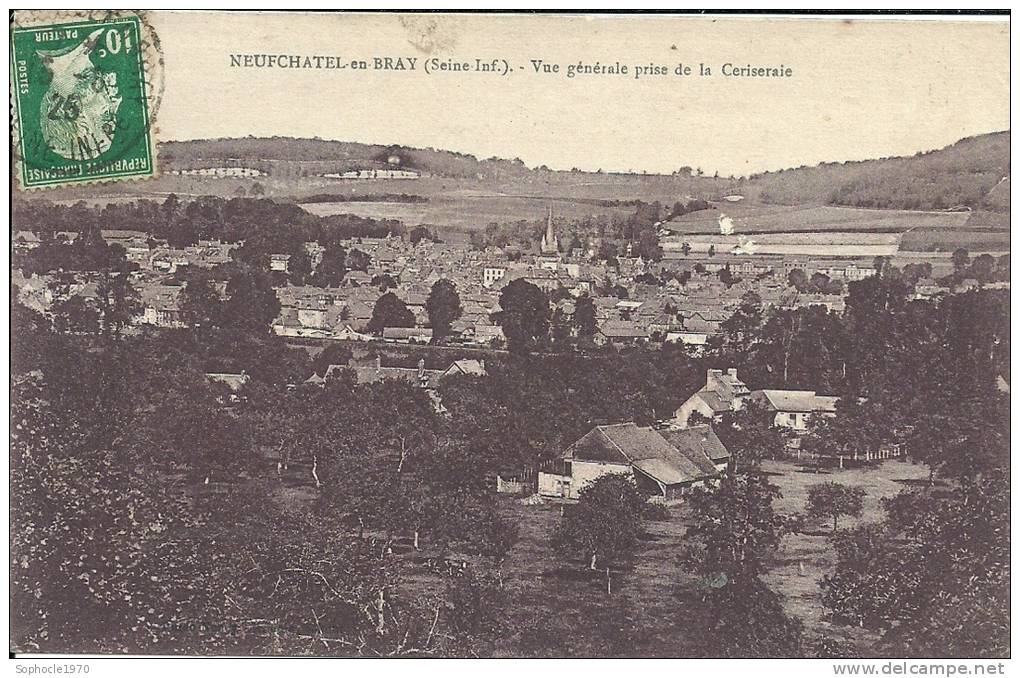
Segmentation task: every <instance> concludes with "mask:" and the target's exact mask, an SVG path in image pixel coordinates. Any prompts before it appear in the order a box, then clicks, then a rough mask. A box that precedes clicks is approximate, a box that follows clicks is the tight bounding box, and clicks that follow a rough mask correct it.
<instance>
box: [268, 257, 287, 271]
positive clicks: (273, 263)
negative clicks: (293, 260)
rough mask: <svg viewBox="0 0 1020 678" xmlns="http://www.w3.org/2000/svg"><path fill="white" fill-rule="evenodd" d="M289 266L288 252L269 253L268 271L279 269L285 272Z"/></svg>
mask: <svg viewBox="0 0 1020 678" xmlns="http://www.w3.org/2000/svg"><path fill="white" fill-rule="evenodd" d="M289 266H290V255H289V254H270V255H269V270H270V271H281V272H283V273H286V272H287V269H288V268H289Z"/></svg>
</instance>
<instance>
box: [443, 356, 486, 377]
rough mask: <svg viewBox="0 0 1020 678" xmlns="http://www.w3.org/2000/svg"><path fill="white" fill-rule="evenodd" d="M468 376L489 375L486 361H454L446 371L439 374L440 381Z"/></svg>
mask: <svg viewBox="0 0 1020 678" xmlns="http://www.w3.org/2000/svg"><path fill="white" fill-rule="evenodd" d="M461 374H466V375H470V376H473V377H484V376H486V375H487V374H488V372H486V371H485V361H484V360H474V359H466V360H454V361H453V363H451V364H450V366H449V367H447V368H446V369H445V370H443V371H442V372H441V373H440V374H439V379H441V380H442V379H446V378H447V377H455V376H457V375H461Z"/></svg>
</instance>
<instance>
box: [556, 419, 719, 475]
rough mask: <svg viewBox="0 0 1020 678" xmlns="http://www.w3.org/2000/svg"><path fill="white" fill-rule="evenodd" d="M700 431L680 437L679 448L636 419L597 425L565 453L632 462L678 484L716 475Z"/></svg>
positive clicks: (569, 456) (583, 458) (580, 457)
mask: <svg viewBox="0 0 1020 678" xmlns="http://www.w3.org/2000/svg"><path fill="white" fill-rule="evenodd" d="M709 432H711V429H709ZM698 435H701V434H700V433H698V434H690V435H689V436H688V437H681V438H680V441H681V442H682V444H683V447H679V448H678V447H677V446H676V445H674V444H673V443H672V442H671V441H670V440H668V439H667V438H665V437H664V436H663V433H662V432H660V431H656V430H654V429H652V428H649V427H642V426H638V425H637V424H635V423H633V422H627V423H624V424H611V425H607V426H596V427H595V428H593V429H592V430H591V431H589V432H588V433H587V434H585V435H584V436H582V437H581V438H580V439H579V440H578V441H577V442H576V443H574V444H573V445H571V446H570V447H569V448H567V450H566V452H564V455H563V456H564V458H565V459H576V460H580V461H599V462H603V463H610V464H620V465H630V466H633V467H634V468H635V469H637V470H638V471H640V472H642V473H644V474H645V475H647V476H649V477H650V478H652V479H654V480H657V481H659V482H661V483H663V484H665V485H676V484H680V483H688V482H694V481H696V480H700V479H702V478H705V477H707V476H711V475H715V472H716V471H715V464H714V463H713V460H712V459H711V458H710V457H709V456H707V454H706V452H705V451H704V449H703V448H704V443H703V442H701V441H700V440H699V439H698V437H697V436H698ZM712 436H713V437H714V434H712ZM715 440H716V441H718V438H716V439H715ZM719 447H722V443H719ZM723 450H725V448H723ZM726 456H727V457H728V456H729V455H728V454H727V455H726Z"/></svg>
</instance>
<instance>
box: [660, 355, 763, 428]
mask: <svg viewBox="0 0 1020 678" xmlns="http://www.w3.org/2000/svg"><path fill="white" fill-rule="evenodd" d="M749 394H750V390H749V389H748V388H747V385H746V384H744V382H742V381H740V379H739V378H738V377H737V370H736V368H734V367H731V368H729V369H727V370H726V372H725V373H724V372H723V371H722V370H708V372H707V374H706V375H705V385H704V386H702V387H701V389H700V390H699V391H698V392H697V393H695V394H694V395H692V396H691V397H690V398H688V399H687V400H685V401H684V403H683V404H682V405H680V407H679V408H678V409H677V411H676V413H675V414H674V416H673V422H672V423H673V424H674V425H676V426H678V427H679V428H687V422H688V420H689V419H690V417H691V415H692V414H694V413H695V412H697V413H699V414H700V415H701V416H703V417H705V418H706V419H710V420H711V419H716V418H718V417H721V416H722V415H723V414H724V413H725V412H735V411H737V410H739V409H740V408H741V407H743V405H744V399H745V398H746V397H747V396H748V395H749Z"/></svg>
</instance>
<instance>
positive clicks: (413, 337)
mask: <svg viewBox="0 0 1020 678" xmlns="http://www.w3.org/2000/svg"><path fill="white" fill-rule="evenodd" d="M382 336H383V341H389V342H393V343H403V344H428V343H431V342H432V330H431V329H430V328H427V327H384V328H383V335H382Z"/></svg>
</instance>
